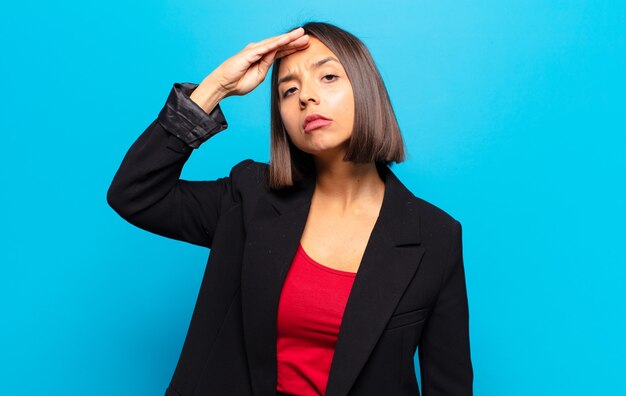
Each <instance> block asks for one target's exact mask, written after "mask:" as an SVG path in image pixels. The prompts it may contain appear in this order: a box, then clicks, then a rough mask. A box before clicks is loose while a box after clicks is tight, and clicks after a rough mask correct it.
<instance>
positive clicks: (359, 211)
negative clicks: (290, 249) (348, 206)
mask: <svg viewBox="0 0 626 396" xmlns="http://www.w3.org/2000/svg"><path fill="white" fill-rule="evenodd" d="M383 194H384V185H383V186H382V190H381V191H380V193H379V194H378V195H377V197H376V199H373V200H372V201H371V202H367V203H365V204H362V205H361V206H360V207H359V208H354V209H353V210H351V211H350V212H349V213H346V214H340V213H339V211H337V210H333V209H332V207H331V206H330V205H328V204H327V203H326V202H324V201H323V200H322V199H318V198H316V196H315V194H313V199H312V201H311V208H310V210H309V215H308V217H307V221H306V225H305V227H304V231H303V233H302V237H301V240H300V243H301V244H302V247H303V248H304V251H305V252H306V253H307V254H308V255H309V257H311V258H312V259H313V260H315V261H317V262H318V263H320V264H322V265H325V266H327V267H330V268H334V269H337V270H341V271H349V272H357V270H358V269H359V266H360V264H361V260H362V258H363V254H364V253H365V248H366V246H367V243H368V241H369V238H370V235H371V233H372V229H373V228H374V225H375V223H376V220H377V218H378V215H379V213H380V208H381V206H382V200H383Z"/></svg>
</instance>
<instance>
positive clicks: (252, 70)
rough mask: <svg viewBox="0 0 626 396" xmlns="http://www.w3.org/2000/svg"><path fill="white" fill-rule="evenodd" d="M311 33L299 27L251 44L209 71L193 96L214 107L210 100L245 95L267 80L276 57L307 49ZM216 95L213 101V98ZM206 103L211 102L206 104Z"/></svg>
mask: <svg viewBox="0 0 626 396" xmlns="http://www.w3.org/2000/svg"><path fill="white" fill-rule="evenodd" d="M308 45H309V36H308V35H306V34H304V29H303V28H301V27H299V28H297V29H294V30H292V31H291V32H289V33H285V34H281V35H278V36H273V37H269V38H267V39H265V40H263V41H259V42H258V43H254V42H253V43H250V44H248V45H246V46H245V47H244V49H243V50H241V51H240V52H239V53H237V54H235V55H234V56H232V57H230V58H228V59H227V60H226V61H224V62H223V63H222V64H221V65H219V66H218V67H217V68H216V69H215V70H214V71H213V72H212V73H211V74H209V75H208V76H207V77H206V78H205V79H204V80H203V81H202V83H200V85H198V87H196V89H195V90H194V91H193V92H192V93H191V96H190V98H191V99H192V100H194V101H195V102H196V103H198V104H200V105H201V106H202V105H204V106H203V107H205V110H210V109H207V107H210V108H211V109H212V108H213V107H214V106H213V104H212V103H211V102H215V98H216V97H217V101H219V99H221V98H225V97H228V96H232V95H245V94H247V93H249V92H250V91H252V90H253V89H254V88H256V87H257V86H258V85H259V84H261V83H262V82H263V80H265V77H266V75H267V72H268V70H269V68H270V67H271V66H272V63H273V62H274V59H278V58H281V57H283V56H287V55H289V54H292V53H294V52H296V51H299V50H302V49H305V48H307V47H308ZM209 98H213V99H214V100H210V99H209ZM207 103H211V105H208V106H207Z"/></svg>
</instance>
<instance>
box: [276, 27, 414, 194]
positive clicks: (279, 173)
mask: <svg viewBox="0 0 626 396" xmlns="http://www.w3.org/2000/svg"><path fill="white" fill-rule="evenodd" d="M302 27H303V28H304V33H305V34H308V35H310V36H312V37H315V38H317V39H318V40H319V41H321V42H322V43H323V44H324V45H325V46H326V47H328V49H330V50H331V51H332V52H333V53H334V54H335V55H337V58H338V59H339V61H340V62H341V64H342V65H343V67H344V69H345V71H346V74H347V75H348V79H349V80H350V83H351V85H352V91H353V93H354V127H353V130H352V135H351V137H350V140H349V142H348V148H347V151H346V155H345V156H344V161H353V162H355V163H369V162H375V163H376V165H377V166H382V165H384V166H389V165H391V162H396V163H400V162H403V161H404V156H405V154H404V152H405V148H404V141H403V139H402V134H401V133H400V127H399V126H398V121H397V119H396V116H395V113H394V111H393V108H392V106H391V101H390V100H389V94H388V93H387V88H386V87H385V84H384V82H383V80H382V78H381V76H380V73H379V71H378V68H377V67H376V65H375V63H374V60H373V59H372V55H371V54H370V52H369V50H368V49H367V47H366V46H365V44H363V43H362V42H361V40H359V39H358V38H357V37H355V36H354V35H352V34H351V33H349V32H347V31H345V30H343V29H341V28H339V27H337V26H334V25H331V24H329V23H324V22H308V23H306V24H304V25H302ZM291 30H292V29H289V30H288V31H291ZM280 61H281V59H280V58H279V59H276V60H275V61H274V64H273V66H272V77H271V78H272V81H271V116H270V118H271V120H270V124H271V126H270V127H271V132H270V135H271V136H270V140H271V141H270V164H269V185H270V188H271V189H281V188H284V187H290V186H293V185H294V184H295V183H297V182H299V181H300V180H302V179H303V178H305V177H307V176H311V175H314V174H315V163H314V162H313V157H312V155H311V154H309V153H306V152H304V151H302V150H300V149H298V148H297V147H296V146H295V145H294V144H293V142H292V141H291V139H290V138H289V135H288V134H287V130H286V129H285V126H284V124H283V121H282V118H281V116H280V107H279V106H280V103H279V101H280V95H279V93H278V85H277V81H278V71H279V70H280Z"/></svg>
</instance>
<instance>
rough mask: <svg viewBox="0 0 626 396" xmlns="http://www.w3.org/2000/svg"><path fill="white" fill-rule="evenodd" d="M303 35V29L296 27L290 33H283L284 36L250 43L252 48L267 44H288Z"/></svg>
mask: <svg viewBox="0 0 626 396" xmlns="http://www.w3.org/2000/svg"><path fill="white" fill-rule="evenodd" d="M303 34H304V29H303V28H302V27H298V28H296V29H293V30H292V31H290V32H287V33H284V34H280V35H278V36H273V37H269V38H266V39H265V40H262V41H259V42H257V43H252V46H251V47H252V48H255V47H258V46H264V45H267V44H272V43H283V44H285V43H288V42H290V41H291V40H295V39H296V38H298V37H300V36H302V35H303Z"/></svg>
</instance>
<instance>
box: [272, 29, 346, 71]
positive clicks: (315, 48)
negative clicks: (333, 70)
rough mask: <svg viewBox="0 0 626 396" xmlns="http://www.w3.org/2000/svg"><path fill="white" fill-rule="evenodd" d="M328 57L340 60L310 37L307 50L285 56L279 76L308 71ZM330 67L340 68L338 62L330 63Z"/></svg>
mask: <svg viewBox="0 0 626 396" xmlns="http://www.w3.org/2000/svg"><path fill="white" fill-rule="evenodd" d="M328 56H332V57H333V58H335V59H338V58H337V56H336V55H335V54H334V53H333V52H332V51H331V50H330V49H328V47H327V46H325V45H324V44H323V43H322V42H321V41H319V40H318V39H316V38H315V37H312V36H310V37H309V46H308V47H307V48H306V49H303V50H300V51H296V52H294V53H293V54H290V55H288V56H285V57H284V58H282V59H281V61H280V68H279V71H278V74H279V75H280V76H282V75H285V74H288V73H293V72H295V71H297V70H301V69H308V68H310V67H311V65H312V64H313V63H314V62H316V61H318V60H320V59H322V58H325V57H328ZM328 64H330V65H335V66H339V65H340V64H339V63H337V62H329V63H328Z"/></svg>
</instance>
